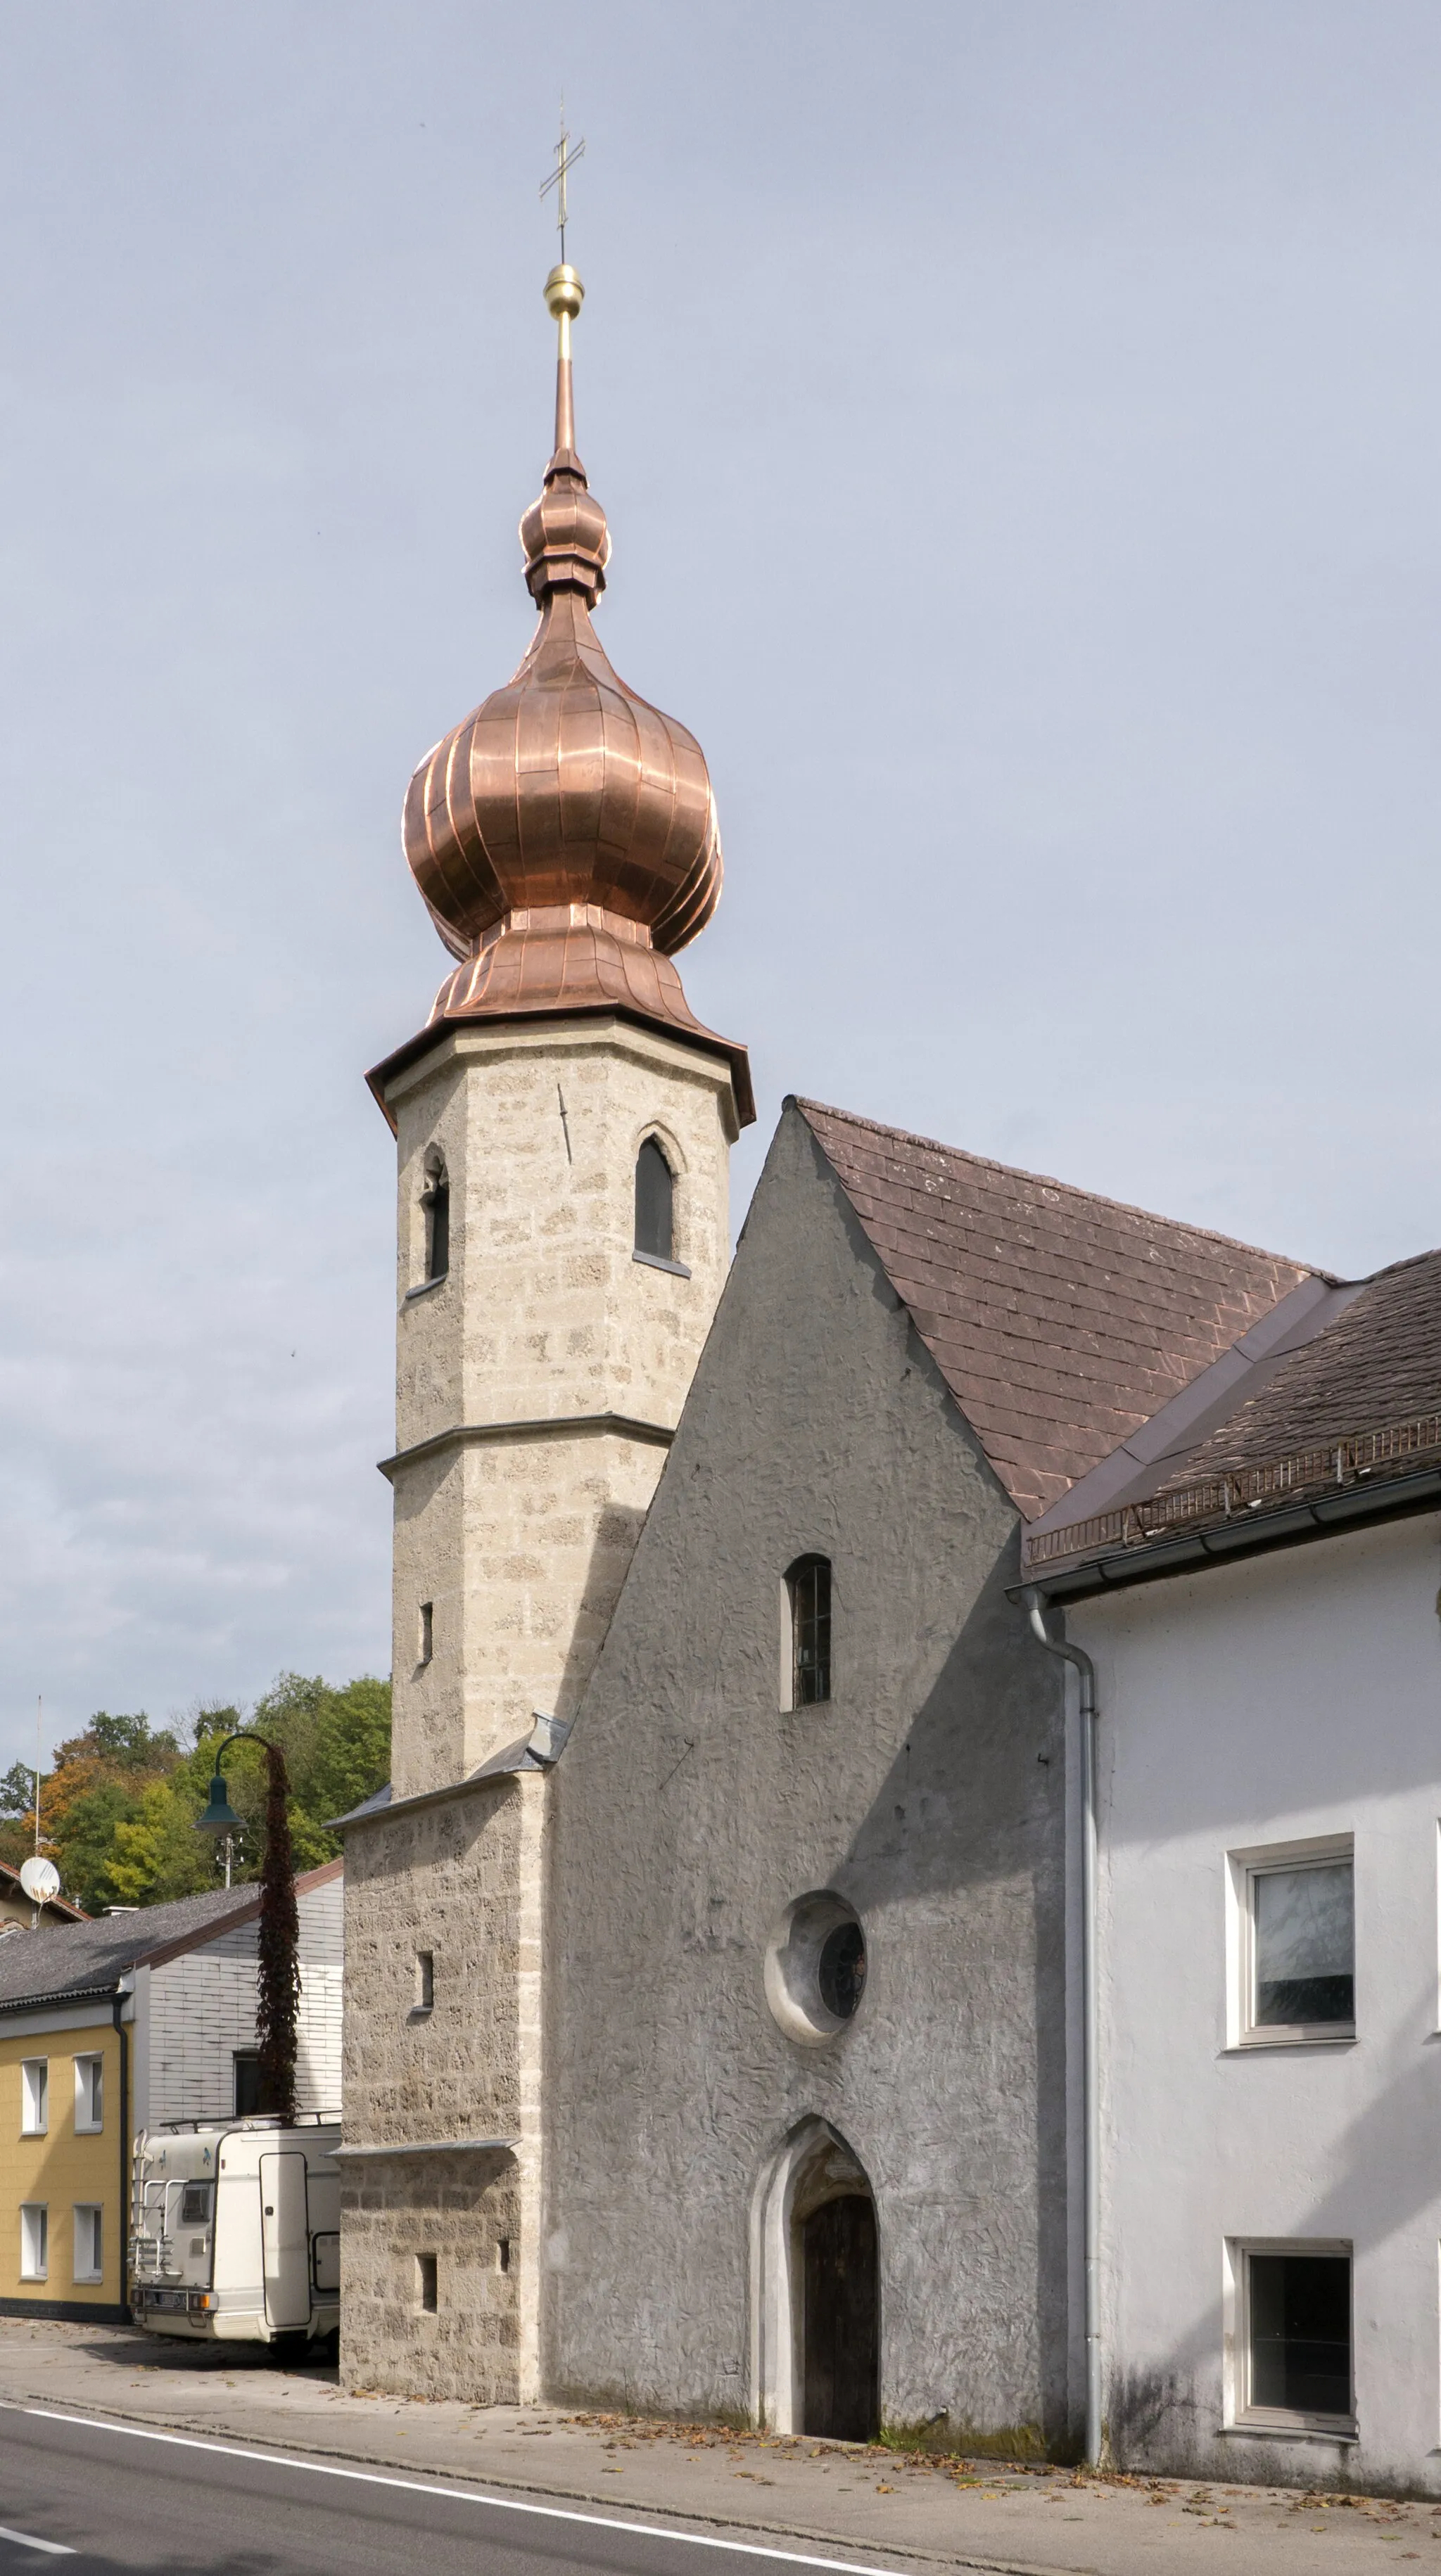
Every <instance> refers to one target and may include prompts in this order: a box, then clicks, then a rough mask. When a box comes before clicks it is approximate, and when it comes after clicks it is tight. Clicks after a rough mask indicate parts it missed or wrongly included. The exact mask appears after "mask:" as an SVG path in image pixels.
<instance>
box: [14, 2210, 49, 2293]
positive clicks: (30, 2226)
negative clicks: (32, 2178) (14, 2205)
mask: <svg viewBox="0 0 1441 2576" xmlns="http://www.w3.org/2000/svg"><path fill="white" fill-rule="evenodd" d="M49 2270H50V2211H49V2208H48V2206H47V2204H46V2203H45V2202H44V2201H43V2200H22V2201H21V2203H20V2278H21V2280H22V2281H43V2280H44V2279H45V2278H46V2277H47V2275H48V2273H49Z"/></svg>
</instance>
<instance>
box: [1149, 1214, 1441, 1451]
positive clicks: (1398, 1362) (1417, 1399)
mask: <svg viewBox="0 0 1441 2576" xmlns="http://www.w3.org/2000/svg"><path fill="white" fill-rule="evenodd" d="M1438 1412H1441V1252H1422V1253H1418V1254H1416V1255H1415V1256H1414V1257H1413V1258H1412V1259H1411V1260H1409V1261H1398V1262H1396V1263H1395V1264H1394V1265H1393V1267H1392V1268H1391V1269H1389V1270H1378V1271H1377V1273H1376V1276H1375V1277H1374V1279H1370V1280H1368V1281H1367V1283H1366V1286H1365V1287H1364V1288H1363V1289H1362V1290H1361V1293H1360V1295H1359V1296H1358V1297H1356V1298H1354V1299H1353V1300H1352V1302H1351V1303H1350V1304H1349V1305H1348V1306H1347V1307H1346V1309H1345V1311H1344V1313H1342V1314H1341V1315H1340V1316H1338V1318H1337V1320H1336V1322H1335V1323H1334V1324H1330V1325H1328V1326H1327V1328H1326V1330H1325V1331H1324V1332H1322V1333H1319V1334H1318V1335H1317V1337H1316V1339H1315V1340H1314V1341H1312V1342H1307V1343H1306V1344H1305V1345H1304V1347H1303V1348H1302V1349H1300V1350H1298V1351H1293V1352H1292V1353H1291V1355H1290V1357H1289V1358H1287V1359H1284V1360H1283V1361H1282V1362H1281V1364H1280V1366H1279V1367H1278V1368H1277V1369H1276V1371H1275V1373H1274V1375H1272V1376H1270V1377H1268V1378H1267V1380H1266V1383H1265V1384H1264V1386H1262V1387H1261V1388H1259V1390H1258V1391H1257V1393H1256V1394H1255V1395H1253V1396H1252V1397H1251V1398H1250V1399H1249V1401H1248V1402H1247V1403H1245V1404H1242V1405H1239V1406H1238V1407H1237V1409H1236V1411H1235V1412H1234V1413H1233V1414H1232V1415H1231V1417H1230V1419H1229V1421H1226V1422H1223V1423H1220V1424H1219V1425H1218V1426H1217V1428H1216V1429H1215V1430H1214V1431H1213V1432H1212V1433H1211V1434H1210V1436H1209V1438H1207V1439H1205V1440H1202V1441H1200V1442H1198V1444H1197V1446H1196V1447H1195V1448H1194V1449H1190V1450H1188V1451H1187V1452H1186V1455H1185V1456H1184V1458H1182V1459H1180V1460H1179V1461H1178V1463H1177V1464H1176V1466H1175V1467H1174V1468H1173V1469H1172V1472H1171V1474H1170V1475H1169V1476H1168V1478H1167V1479H1166V1482H1165V1483H1164V1484H1163V1485H1160V1486H1158V1488H1157V1491H1158V1492H1160V1493H1163V1494H1164V1493H1171V1492H1174V1491H1177V1490H1178V1489H1180V1488H1181V1487H1183V1486H1186V1485H1194V1484H1199V1483H1200V1482H1201V1481H1202V1480H1203V1479H1204V1478H1207V1477H1212V1476H1220V1475H1224V1474H1227V1473H1228V1472H1236V1473H1239V1472H1240V1471H1241V1470H1243V1469H1244V1468H1247V1467H1256V1466H1261V1465H1262V1464H1264V1463H1266V1462H1267V1461H1269V1460H1271V1459H1273V1458H1285V1457H1290V1456H1292V1455H1294V1454H1296V1453H1298V1452H1300V1451H1302V1450H1309V1449H1316V1448H1323V1447H1325V1446H1326V1445H1327V1444H1328V1443H1330V1442H1333V1441H1343V1440H1347V1439H1350V1438H1351V1437H1352V1436H1353V1435H1355V1434H1356V1433H1359V1432H1366V1431H1375V1430H1380V1429H1383V1428H1385V1427H1386V1426H1388V1425H1391V1424H1395V1423H1403V1422H1408V1421H1415V1420H1418V1419H1419V1418H1421V1417H1422V1416H1425V1415H1430V1414H1435V1413H1438Z"/></svg>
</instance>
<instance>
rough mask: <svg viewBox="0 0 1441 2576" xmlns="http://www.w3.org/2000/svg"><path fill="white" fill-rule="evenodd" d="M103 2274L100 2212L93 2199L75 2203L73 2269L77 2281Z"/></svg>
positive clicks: (103, 2251)
mask: <svg viewBox="0 0 1441 2576" xmlns="http://www.w3.org/2000/svg"><path fill="white" fill-rule="evenodd" d="M104 2274H105V2240H104V2237H103V2235H102V2233H101V2214H100V2209H99V2206H98V2204H97V2203H96V2202H95V2201H93V2200H77V2202H76V2203H75V2270H74V2278H75V2279H76V2280H77V2281H99V2280H102V2279H103V2278H104Z"/></svg>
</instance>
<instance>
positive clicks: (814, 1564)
mask: <svg viewBox="0 0 1441 2576" xmlns="http://www.w3.org/2000/svg"><path fill="white" fill-rule="evenodd" d="M786 1598H787V1600H788V1602H789V1604H790V1630H791V1635H790V1646H791V1656H790V1662H791V1671H790V1685H791V1699H790V1704H791V1706H792V1708H813V1707H814V1706H815V1704H816V1702H817V1701H818V1700H823V1699H829V1698H830V1695H831V1561H830V1558H829V1557H828V1556H798V1557H797V1558H796V1561H795V1563H794V1565H793V1566H792V1567H791V1568H790V1571H789V1572H788V1574H787V1576H786Z"/></svg>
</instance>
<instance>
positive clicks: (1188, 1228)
mask: <svg viewBox="0 0 1441 2576" xmlns="http://www.w3.org/2000/svg"><path fill="white" fill-rule="evenodd" d="M781 1105H782V1107H783V1108H786V1107H794V1108H796V1109H799V1110H800V1112H801V1114H802V1116H803V1117H805V1118H806V1119H807V1120H809V1117H810V1113H811V1111H812V1110H814V1111H815V1112H816V1113H817V1114H818V1115H819V1116H820V1117H822V1118H839V1119H841V1120H842V1121H843V1123H844V1124H845V1125H846V1126H847V1127H864V1128H865V1129H866V1130H867V1132H868V1133H869V1134H870V1135H872V1136H890V1137H894V1138H895V1140H896V1141H897V1143H899V1144H903V1145H920V1146H922V1147H924V1148H926V1149H927V1150H928V1151H929V1152H931V1153H934V1154H951V1155H955V1156H957V1157H959V1159H960V1160H962V1161H963V1162H967V1163H973V1164H975V1165H977V1166H978V1167H979V1169H980V1170H982V1171H986V1172H1002V1173H1004V1174H1005V1176H1006V1178H1007V1180H1012V1181H1033V1182H1035V1183H1036V1184H1037V1185H1038V1186H1039V1187H1040V1188H1042V1189H1047V1190H1061V1191H1064V1193H1065V1195H1066V1197H1067V1198H1070V1199H1083V1200H1084V1201H1085V1203H1086V1205H1087V1206H1088V1207H1102V1208H1110V1209H1112V1210H1114V1212H1115V1213H1116V1214H1117V1215H1118V1216H1134V1217H1141V1218H1143V1219H1144V1220H1145V1222H1146V1223H1147V1224H1148V1225H1164V1226H1169V1227H1171V1228H1172V1229H1173V1230H1174V1232H1175V1233H1177V1234H1187V1235H1192V1236H1194V1237H1195V1238H1196V1239H1197V1241H1199V1242H1202V1243H1218V1244H1222V1245H1224V1247H1225V1249H1226V1250H1227V1251H1228V1252H1247V1253H1250V1254H1251V1255H1252V1256H1253V1257H1254V1258H1255V1259H1257V1260H1260V1261H1282V1262H1285V1263H1287V1264H1288V1265H1289V1267H1290V1268H1291V1269H1293V1270H1303V1271H1305V1272H1306V1273H1307V1275H1308V1276H1309V1277H1310V1278H1313V1279H1324V1280H1325V1281H1326V1283H1327V1285H1328V1286H1329V1287H1351V1286H1354V1285H1355V1284H1356V1283H1355V1282H1354V1281H1351V1280H1342V1279H1339V1278H1337V1277H1336V1275H1335V1274H1334V1273H1333V1272H1332V1271H1329V1270H1323V1269H1322V1268H1321V1266H1320V1264H1319V1263H1318V1262H1314V1261H1301V1260H1298V1259H1297V1257H1296V1255H1295V1254H1294V1253H1290V1252H1273V1251H1271V1250H1270V1249H1269V1247H1268V1246H1267V1245H1265V1244H1261V1243H1246V1242H1243V1241H1242V1239H1241V1237H1240V1236H1239V1235H1235V1234H1219V1233H1218V1232H1217V1231H1216V1229H1215V1228H1214V1227H1213V1226H1209V1225H1193V1224H1192V1222H1191V1220H1190V1219H1189V1217H1183V1216H1163V1215H1161V1213H1160V1212H1159V1210H1158V1209H1156V1208H1145V1207H1139V1206H1138V1205H1137V1204H1136V1202H1135V1201H1134V1200H1132V1199H1113V1198H1108V1197H1107V1196H1106V1194H1105V1192H1104V1191H1102V1190H1084V1189H1082V1188H1081V1187H1080V1185H1079V1183H1077V1182H1075V1181H1062V1180H1058V1179H1057V1178H1056V1176H1055V1174H1054V1173H1051V1172H1030V1171H1027V1170H1025V1169H1024V1167H1023V1166H1022V1165H1021V1164H1019V1163H1002V1162H999V1161H998V1160H997V1159H996V1157H995V1156H994V1155H993V1154H977V1153H974V1152H973V1151H972V1149H971V1148H970V1146H968V1145H948V1144H947V1143H946V1142H945V1140H944V1138H943V1137H940V1136H921V1135H918V1134H916V1132H915V1131H914V1130H913V1129H911V1128H908V1127H886V1126H883V1125H882V1123H881V1121H880V1120H879V1119H878V1118H862V1117H861V1116H860V1114H859V1112H858V1111H856V1110H854V1109H836V1108H833V1107H832V1106H831V1104H830V1103H829V1102H828V1101H825V1100H807V1099H805V1098H803V1097H802V1095H801V1094H800V1093H799V1092H794V1091H792V1092H789V1093H787V1095H786V1099H785V1100H784V1101H783V1102H782V1104H781ZM1413 1257H1416V1258H1423V1259H1424V1258H1425V1256H1424V1255H1419V1256H1413ZM1404 1266H1405V1265H1404V1263H1401V1262H1397V1263H1393V1264H1392V1267H1393V1268H1396V1269H1401V1268H1403V1267H1404ZM1372 1276H1374V1277H1376V1278H1380V1277H1381V1276H1382V1273H1381V1272H1379V1271H1377V1272H1374V1273H1373V1274H1372ZM1362 1284H1363V1285H1364V1284H1367V1283H1366V1282H1364V1281H1363V1283H1362Z"/></svg>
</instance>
